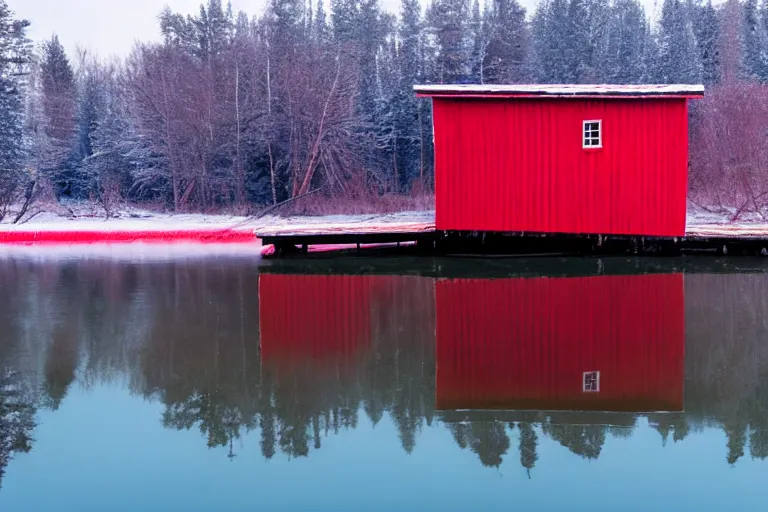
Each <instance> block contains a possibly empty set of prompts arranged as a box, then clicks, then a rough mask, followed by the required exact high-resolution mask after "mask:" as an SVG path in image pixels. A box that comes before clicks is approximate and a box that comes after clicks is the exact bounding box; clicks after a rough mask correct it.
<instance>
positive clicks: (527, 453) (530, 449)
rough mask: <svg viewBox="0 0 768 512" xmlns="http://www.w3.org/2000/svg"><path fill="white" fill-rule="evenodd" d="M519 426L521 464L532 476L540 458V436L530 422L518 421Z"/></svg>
mask: <svg viewBox="0 0 768 512" xmlns="http://www.w3.org/2000/svg"><path fill="white" fill-rule="evenodd" d="M517 426H518V428H519V429H520V448H519V451H520V464H521V465H522V466H523V467H524V468H525V469H526V471H527V472H528V477H529V478H530V476H531V470H532V469H533V467H534V466H535V465H536V461H537V460H538V459H539V456H538V454H537V453H536V447H537V446H538V444H539V436H537V435H536V430H534V428H533V425H531V424H530V423H518V424H517Z"/></svg>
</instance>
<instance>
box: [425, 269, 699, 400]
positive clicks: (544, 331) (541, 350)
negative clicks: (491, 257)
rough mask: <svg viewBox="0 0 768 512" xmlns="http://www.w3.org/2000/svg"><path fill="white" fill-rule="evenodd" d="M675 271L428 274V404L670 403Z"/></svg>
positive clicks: (679, 386)
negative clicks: (433, 339) (432, 361)
mask: <svg viewBox="0 0 768 512" xmlns="http://www.w3.org/2000/svg"><path fill="white" fill-rule="evenodd" d="M684 349H685V316H684V295H683V277H682V275H681V274H667V275H638V276H600V277H584V278H549V279H547V278H529V279H500V280H488V279H462V280H443V281H440V282H438V284H437V382H436V387H437V390H436V391H437V409H442V410H450V409H537V410H599V411H632V412H644V411H662V410H663V411H680V410H682V409H683V379H684Z"/></svg>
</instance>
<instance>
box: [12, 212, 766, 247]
mask: <svg viewBox="0 0 768 512" xmlns="http://www.w3.org/2000/svg"><path fill="white" fill-rule="evenodd" d="M734 215H735V212H731V211H729V210H725V209H722V210H720V211H719V212H713V211H711V210H708V209H703V208H699V207H697V206H694V205H689V208H688V232H689V234H691V235H698V236H733V237H752V236H766V235H768V222H766V220H765V219H764V218H762V217H761V216H760V215H754V214H752V215H749V216H740V217H739V221H738V222H733V221H732V219H733V217H734ZM434 223H435V213H434V211H407V212H400V213H391V214H360V215H325V216H317V217H309V216H289V217H280V216H267V217H262V218H259V219H254V218H252V217H245V216H235V215H204V214H170V213H156V212H151V211H147V210H140V209H135V208H126V209H123V210H121V211H120V212H119V213H118V215H117V216H116V217H114V218H110V219H105V218H104V217H103V216H101V215H99V212H98V210H97V209H96V208H93V207H89V206H88V205H80V206H78V207H77V208H71V207H70V208H67V209H66V210H65V211H64V212H62V211H61V210H59V211H58V212H57V211H51V212H44V213H41V214H38V215H36V216H35V217H33V218H32V219H30V220H29V221H27V222H25V223H23V224H7V223H2V224H0V244H46V243H50V244H57V245H68V244H98V243H121V244H125V243H157V244H167V243H193V242H194V243H206V244H223V243H252V244H254V245H260V244H259V241H258V239H257V238H256V237H257V235H273V236H274V235H280V234H299V233H305V234H306V233H318V232H323V233H334V232H344V233H355V232H361V233H372V232H394V231H402V232H418V231H429V230H433V229H434V228H435V224H434Z"/></svg>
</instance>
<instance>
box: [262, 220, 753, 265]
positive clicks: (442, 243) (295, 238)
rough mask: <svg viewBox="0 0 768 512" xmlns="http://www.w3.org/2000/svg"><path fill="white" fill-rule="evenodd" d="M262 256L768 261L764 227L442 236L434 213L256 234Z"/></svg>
mask: <svg viewBox="0 0 768 512" xmlns="http://www.w3.org/2000/svg"><path fill="white" fill-rule="evenodd" d="M256 236H257V237H258V238H259V239H261V241H262V244H263V245H264V247H265V250H264V251H263V254H264V255H265V256H271V255H287V254H291V253H308V252H327V251H337V250H343V249H354V250H361V249H372V248H378V249H380V248H383V247H390V246H403V245H405V246H415V247H417V248H418V249H419V250H420V252H428V253H438V254H451V253H461V254H510V255H518V254H535V253H542V254H558V253H562V254H585V253H590V254H593V253H594V254H606V253H633V254H646V253H651V254H667V253H669V254H679V253H683V252H708V253H716V254H721V255H727V254H731V255H738V254H741V255H762V256H768V223H729V222H721V223H713V222H701V221H697V220H695V219H689V222H688V225H687V228H686V235H685V236H684V237H674V238H673V237H667V238H664V237H643V236H635V235H607V236H605V235H580V234H551V233H548V234H544V233H490V232H446V231H440V230H438V229H436V227H435V221H434V213H433V212H415V213H411V214H409V213H404V214H392V215H368V216H338V217H335V218H334V217H318V218H315V219H312V218H303V219H296V220H291V221H289V222H282V223H279V224H275V225H271V226H269V225H267V226H263V227H260V228H257V229H256Z"/></svg>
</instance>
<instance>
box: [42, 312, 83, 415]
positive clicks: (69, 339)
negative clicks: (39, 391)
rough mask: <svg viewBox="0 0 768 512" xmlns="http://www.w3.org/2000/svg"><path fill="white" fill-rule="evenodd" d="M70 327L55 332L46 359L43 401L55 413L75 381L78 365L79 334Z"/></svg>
mask: <svg viewBox="0 0 768 512" xmlns="http://www.w3.org/2000/svg"><path fill="white" fill-rule="evenodd" d="M68 327H69V326H65V327H64V328H63V329H62V328H59V329H55V330H54V333H53V340H52V341H51V345H50V346H49V347H48V353H47V354H46V357H45V367H44V374H45V381H44V384H43V399H44V402H45V406H46V407H48V408H50V409H53V410H54V411H55V410H56V409H58V408H59V406H60V405H61V401H62V400H63V399H64V397H65V396H66V394H67V391H69V387H70V385H72V383H73V382H74V381H75V371H76V370H77V365H78V348H77V338H76V336H77V333H76V332H74V331H73V330H72V329H71V328H68Z"/></svg>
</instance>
